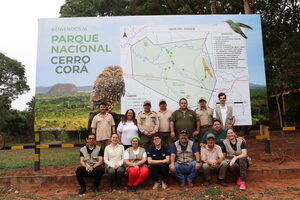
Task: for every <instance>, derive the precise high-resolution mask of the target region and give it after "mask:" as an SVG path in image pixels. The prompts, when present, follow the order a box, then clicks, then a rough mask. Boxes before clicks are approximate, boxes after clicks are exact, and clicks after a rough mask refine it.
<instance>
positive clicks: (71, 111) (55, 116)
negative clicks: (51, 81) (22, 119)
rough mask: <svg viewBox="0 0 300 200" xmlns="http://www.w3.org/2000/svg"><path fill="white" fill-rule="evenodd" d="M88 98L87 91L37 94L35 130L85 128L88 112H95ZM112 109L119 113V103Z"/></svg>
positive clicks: (86, 126)
mask: <svg viewBox="0 0 300 200" xmlns="http://www.w3.org/2000/svg"><path fill="white" fill-rule="evenodd" d="M89 98H90V94H89V93H87V92H77V93H61V94H49V93H48V94H38V95H37V96H36V104H35V106H36V107H35V130H38V129H39V128H62V129H65V130H81V131H82V130H85V129H87V128H88V120H89V113H90V112H95V111H94V110H92V109H91V105H90V100H89ZM113 111H114V112H117V113H120V104H119V103H118V104H117V105H116V106H115V108H114V110H113ZM53 133H54V134H55V135H57V134H56V133H55V132H53ZM56 139H58V136H57V138H56Z"/></svg>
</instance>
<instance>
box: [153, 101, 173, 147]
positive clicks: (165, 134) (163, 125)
mask: <svg viewBox="0 0 300 200" xmlns="http://www.w3.org/2000/svg"><path fill="white" fill-rule="evenodd" d="M171 115H172V111H170V110H168V109H167V102H166V101H165V100H164V99H162V100H160V101H159V111H158V112H157V116H158V121H159V127H158V132H159V134H160V135H161V139H162V141H163V143H164V144H167V145H168V147H171V146H172V145H173V139H172V138H171V135H170V118H171Z"/></svg>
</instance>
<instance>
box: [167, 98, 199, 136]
mask: <svg viewBox="0 0 300 200" xmlns="http://www.w3.org/2000/svg"><path fill="white" fill-rule="evenodd" d="M170 129H171V137H172V138H174V139H175V138H176V137H178V135H179V133H180V131H181V130H186V131H187V132H188V133H189V134H190V135H189V138H190V139H191V140H193V141H194V139H196V138H197V135H198V134H199V132H200V120H199V118H198V117H197V114H196V113H195V112H194V111H193V110H190V109H188V102H187V100H186V99H185V98H181V99H180V100H179V109H178V110H176V111H174V112H173V114H172V116H171V118H170Z"/></svg>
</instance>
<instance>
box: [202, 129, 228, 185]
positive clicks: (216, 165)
mask: <svg viewBox="0 0 300 200" xmlns="http://www.w3.org/2000/svg"><path fill="white" fill-rule="evenodd" d="M215 140H216V138H215V136H214V134H212V133H209V134H207V136H206V142H207V144H206V145H205V147H204V148H202V149H201V160H202V162H203V165H202V167H203V172H204V179H205V180H204V186H208V185H209V184H210V181H211V177H210V174H211V172H212V171H213V172H217V173H218V180H217V184H220V185H222V186H227V184H226V183H225V181H224V179H225V176H226V171H227V167H228V163H227V162H226V161H225V160H224V155H223V153H222V148H221V147H220V146H219V145H217V144H215Z"/></svg>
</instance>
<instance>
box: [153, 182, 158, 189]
mask: <svg viewBox="0 0 300 200" xmlns="http://www.w3.org/2000/svg"><path fill="white" fill-rule="evenodd" d="M158 186H159V182H155V183H154V186H153V190H156V189H157V188H158Z"/></svg>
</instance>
